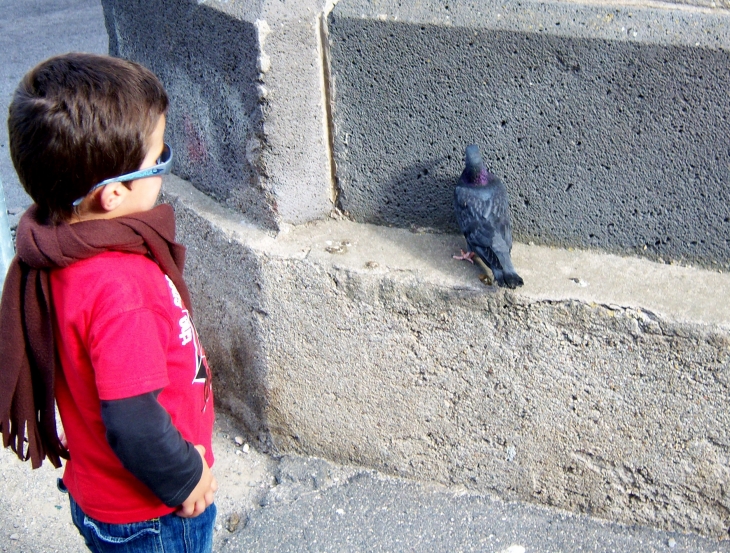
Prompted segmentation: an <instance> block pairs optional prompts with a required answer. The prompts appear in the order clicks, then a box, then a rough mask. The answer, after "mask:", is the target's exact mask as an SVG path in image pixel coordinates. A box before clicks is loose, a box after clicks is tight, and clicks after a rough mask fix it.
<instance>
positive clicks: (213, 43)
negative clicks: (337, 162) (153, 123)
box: [102, 0, 333, 228]
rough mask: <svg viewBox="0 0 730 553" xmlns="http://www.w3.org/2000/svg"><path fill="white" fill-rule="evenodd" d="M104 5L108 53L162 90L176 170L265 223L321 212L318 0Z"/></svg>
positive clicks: (327, 198)
mask: <svg viewBox="0 0 730 553" xmlns="http://www.w3.org/2000/svg"><path fill="white" fill-rule="evenodd" d="M102 3H103V5H104V13H105V16H106V22H107V28H108V31H109V36H110V51H111V53H112V54H114V55H118V56H121V57H125V58H129V59H133V60H136V61H139V62H141V63H143V64H145V65H146V66H148V67H150V68H151V69H152V70H153V71H155V73H156V74H157V75H159V77H160V78H161V80H162V81H163V83H164V84H165V86H166V88H167V91H168V93H169V94H170V97H171V100H172V105H171V107H170V113H169V123H168V139H169V141H170V143H171V144H173V145H175V148H176V150H175V171H176V173H177V174H180V175H182V176H184V177H185V178H187V179H189V180H190V181H191V182H193V183H194V184H195V186H197V187H198V188H200V189H201V190H203V191H204V192H206V193H207V194H209V195H211V196H212V197H214V198H216V199H217V200H219V201H221V202H223V203H225V204H226V205H228V206H230V207H232V208H234V209H236V210H238V211H240V212H241V213H243V214H245V215H246V216H247V217H248V218H249V219H250V220H252V221H255V222H257V223H258V224H261V225H263V226H267V227H272V228H275V227H276V226H277V225H278V224H279V223H281V222H283V223H301V222H305V221H309V220H312V219H317V218H321V217H323V216H325V215H327V214H328V213H329V212H330V211H331V209H332V207H333V203H332V202H333V190H332V176H331V171H330V163H329V155H328V148H327V144H328V135H327V133H326V121H327V117H326V111H325V106H324V100H323V98H324V94H323V89H322V82H323V66H322V56H321V42H320V41H321V38H320V24H321V18H320V14H321V13H322V10H323V8H322V6H321V5H320V4H323V3H324V0H320V1H317V0H307V1H298V2H296V3H292V2H289V3H287V4H286V5H282V3H281V2H278V1H274V0H249V1H237V2H224V1H217V0H211V1H206V2H197V1H193V0H185V1H172V0H153V1H150V2H142V3H138V2H136V3H129V2H122V1H120V0H103V2H102Z"/></svg>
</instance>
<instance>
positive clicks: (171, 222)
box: [0, 204, 191, 468]
mask: <svg viewBox="0 0 730 553" xmlns="http://www.w3.org/2000/svg"><path fill="white" fill-rule="evenodd" d="M16 248H17V255H16V256H15V258H14V259H13V262H12V263H11V265H10V268H9V270H8V274H7V276H6V278H5V285H4V288H3V293H2V301H1V302H0V429H1V430H2V436H3V446H4V447H8V446H10V447H12V449H13V451H15V453H16V454H17V455H18V457H19V458H20V459H22V460H23V461H27V460H28V459H30V460H31V464H32V466H33V468H38V467H39V466H41V464H42V462H43V459H44V458H45V457H48V460H49V461H50V462H51V463H53V465H54V466H55V467H60V466H61V458H64V459H68V451H67V450H66V448H65V447H64V446H63V445H62V444H61V441H60V440H59V438H58V432H57V429H56V408H55V401H54V396H53V382H54V373H55V371H56V369H57V366H58V354H57V351H56V347H55V344H54V337H53V320H52V315H51V305H52V304H51V288H50V271H51V270H52V269H57V268H62V267H68V266H69V265H71V264H73V263H75V262H76V261H80V260H82V259H88V258H89V257H93V256H95V255H97V254H100V253H102V252H106V251H118V252H127V253H134V254H140V255H145V254H151V255H152V257H153V258H154V259H155V261H156V262H157V263H158V264H159V266H160V268H161V269H162V271H163V272H164V273H165V274H166V275H167V276H169V277H170V278H171V279H172V281H173V282H174V283H175V286H176V287H177V289H178V291H179V292H180V295H181V296H182V300H183V302H184V303H185V306H186V307H187V308H188V309H191V305H190V295H189V293H188V289H187V286H186V285H185V282H184V281H183V276H182V271H183V266H184V264H185V247H184V246H182V245H180V244H177V243H176V242H175V214H174V211H173V209H172V207H170V206H169V205H166V204H162V205H159V206H157V207H155V208H154V209H152V210H150V211H145V212H142V213H137V214H134V215H129V216H126V217H119V218H116V219H107V220H93V221H85V222H81V223H76V224H74V225H69V224H66V223H62V224H60V225H55V226H53V225H47V224H42V223H41V222H39V221H38V220H37V209H36V207H35V206H32V207H31V208H30V209H28V211H26V213H25V214H24V215H23V217H22V218H21V220H20V224H19V225H18V231H17V237H16ZM26 442H27V451H26Z"/></svg>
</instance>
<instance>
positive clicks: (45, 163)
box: [8, 53, 169, 222]
mask: <svg viewBox="0 0 730 553" xmlns="http://www.w3.org/2000/svg"><path fill="white" fill-rule="evenodd" d="M168 104H169V101H168V98H167V94H166V93H165V90H164V88H163V86H162V84H161V83H160V81H159V80H158V79H157V77H156V76H155V75H154V74H153V73H152V72H151V71H149V70H148V69H146V68H144V67H142V66H141V65H139V64H137V63H134V62H130V61H126V60H122V59H118V58H112V57H108V56H99V55H93V54H76V53H73V54H65V55H62V56H57V57H54V58H51V59H49V60H46V61H44V62H42V63H41V64H39V65H38V66H36V67H35V68H34V69H32V70H31V71H30V72H29V73H28V74H27V75H26V76H25V77H24V78H23V80H22V81H21V82H20V84H19V85H18V88H17V89H16V91H15V94H14V96H13V100H12V102H11V104H10V109H9V115H8V133H9V138H10V157H11V158H12V160H13V164H14V165H15V170H16V171H17V173H18V177H19V179H20V182H21V184H22V185H23V187H24V188H25V190H26V192H28V194H29V195H30V197H31V198H33V200H34V201H35V203H36V204H38V206H39V208H40V213H41V216H43V217H45V218H47V219H49V220H50V221H52V222H59V221H62V220H67V219H69V218H70V217H71V216H72V215H73V213H74V207H73V202H74V200H76V199H77V198H81V197H83V196H85V195H86V194H87V193H88V192H89V190H91V188H92V187H93V186H94V185H95V184H97V183H99V182H102V181H103V180H105V179H108V178H111V177H115V176H117V175H122V174H125V173H130V172H132V171H136V170H137V169H139V168H140V165H141V164H142V162H143V161H144V160H145V156H146V155H147V154H148V150H149V148H150V144H149V141H150V137H151V136H152V135H153V133H154V131H155V129H156V128H157V127H158V123H159V122H160V116H162V115H164V114H165V112H166V111H167V107H168Z"/></svg>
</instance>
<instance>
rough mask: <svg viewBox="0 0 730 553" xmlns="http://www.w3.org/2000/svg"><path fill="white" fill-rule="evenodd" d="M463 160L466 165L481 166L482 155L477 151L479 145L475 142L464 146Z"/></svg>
mask: <svg viewBox="0 0 730 553" xmlns="http://www.w3.org/2000/svg"><path fill="white" fill-rule="evenodd" d="M465 161H466V166H467V167H475V168H476V167H481V166H482V155H481V154H480V153H479V146H477V145H476V144H469V146H467V147H466V155H465Z"/></svg>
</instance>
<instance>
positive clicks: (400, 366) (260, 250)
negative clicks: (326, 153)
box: [164, 177, 730, 537]
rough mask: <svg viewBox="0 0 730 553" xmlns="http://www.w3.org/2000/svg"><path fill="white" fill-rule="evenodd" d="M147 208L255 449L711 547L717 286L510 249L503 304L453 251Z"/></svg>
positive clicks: (720, 398)
mask: <svg viewBox="0 0 730 553" xmlns="http://www.w3.org/2000/svg"><path fill="white" fill-rule="evenodd" d="M164 196H165V199H166V201H170V202H172V203H173V205H174V206H175V209H176V213H177V217H178V223H179V237H180V239H181V240H182V241H183V242H185V243H186V244H187V245H188V246H189V249H188V268H187V273H186V274H187V279H188V281H189V283H190V286H191V289H192V292H193V297H194V300H195V307H196V321H197V324H198V326H199V330H200V332H201V335H202V336H203V340H204V343H205V344H206V348H207V350H208V354H209V357H210V358H211V361H212V365H213V367H214V371H215V374H216V384H217V386H216V394H217V398H218V401H219V404H220V405H222V406H225V407H227V408H228V409H230V410H231V411H232V412H233V413H234V414H235V415H236V416H238V417H239V418H240V419H242V420H243V421H245V422H246V424H247V425H248V427H249V429H250V430H251V432H252V433H253V434H256V435H258V436H259V439H260V440H262V442H264V443H266V444H268V446H269V447H271V448H273V449H275V450H278V451H280V452H298V453H306V454H310V455H318V456H322V457H326V458H329V459H333V460H335V461H338V462H345V463H354V464H359V465H366V466H370V467H376V468H378V469H381V470H384V471H387V472H389V473H392V474H396V475H400V476H407V477H411V478H416V479H421V480H435V481H438V482H442V483H445V484H460V485H464V486H466V487H468V488H472V489H477V490H480V491H487V492H493V493H495V494H497V495H499V496H500V497H503V498H506V499H512V498H520V499H525V500H529V501H534V502H537V503H541V504H546V505H552V506H557V507H560V508H564V509H568V510H571V511H576V512H584V513H589V514H591V515H594V516H598V517H603V518H608V519H613V520H618V521H622V522H627V523H639V524H647V525H651V526H655V527H660V528H665V529H673V530H682V531H693V532H698V533H701V534H705V535H709V536H715V537H727V533H728V527H729V526H730V515H728V513H729V512H730V492H729V491H728V489H727V482H728V479H729V478H730V468H728V467H729V466H730V464H729V463H728V461H729V455H730V435H729V432H730V414H728V411H727V408H726V405H727V397H728V392H729V390H728V388H729V387H730V307H729V306H728V305H727V302H724V301H719V300H720V298H726V297H730V275H728V274H720V273H717V272H709V271H703V270H698V269H693V268H686V267H675V266H669V265H661V264H654V263H651V262H648V261H645V260H639V259H631V258H619V257H614V256H609V255H596V254H593V253H590V252H579V251H573V252H571V251H560V250H553V249H550V248H545V247H540V246H525V245H519V244H518V245H517V246H516V247H515V252H514V254H515V255H514V258H515V264H516V266H517V267H518V268H519V270H520V272H521V274H522V275H523V276H524V277H525V281H526V285H525V287H524V288H523V289H521V290H520V292H519V293H513V292H509V291H503V290H497V289H494V288H490V287H485V286H484V285H482V284H481V282H480V281H479V280H478V278H477V276H478V271H477V270H476V269H475V268H473V267H471V266H469V265H467V264H466V263H459V262H456V261H454V260H453V259H451V255H452V254H453V253H454V252H456V251H458V249H459V247H460V246H461V245H462V239H461V238H460V237H458V236H455V235H444V234H436V235H434V234H428V233H413V232H410V231H408V230H405V229H395V228H390V229H389V228H383V227H375V226H370V225H363V224H355V223H352V222H349V221H335V220H330V221H324V222H320V223H316V224H311V225H306V226H299V227H291V228H288V229H285V231H283V232H280V233H279V234H278V235H274V234H272V233H267V232H264V231H262V230H260V229H257V228H254V227H252V226H250V225H246V224H245V223H244V222H243V221H242V219H241V216H240V215H239V214H237V213H235V212H233V211H229V210H227V209H225V208H222V207H221V206H220V205H218V204H217V203H215V202H214V201H212V200H210V199H209V198H207V197H205V196H204V195H202V194H201V193H200V192H198V191H197V190H195V189H194V188H193V187H192V186H191V185H189V184H188V183H186V182H184V181H181V180H180V179H177V178H176V177H171V178H169V179H167V180H166V183H165V185H164Z"/></svg>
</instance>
